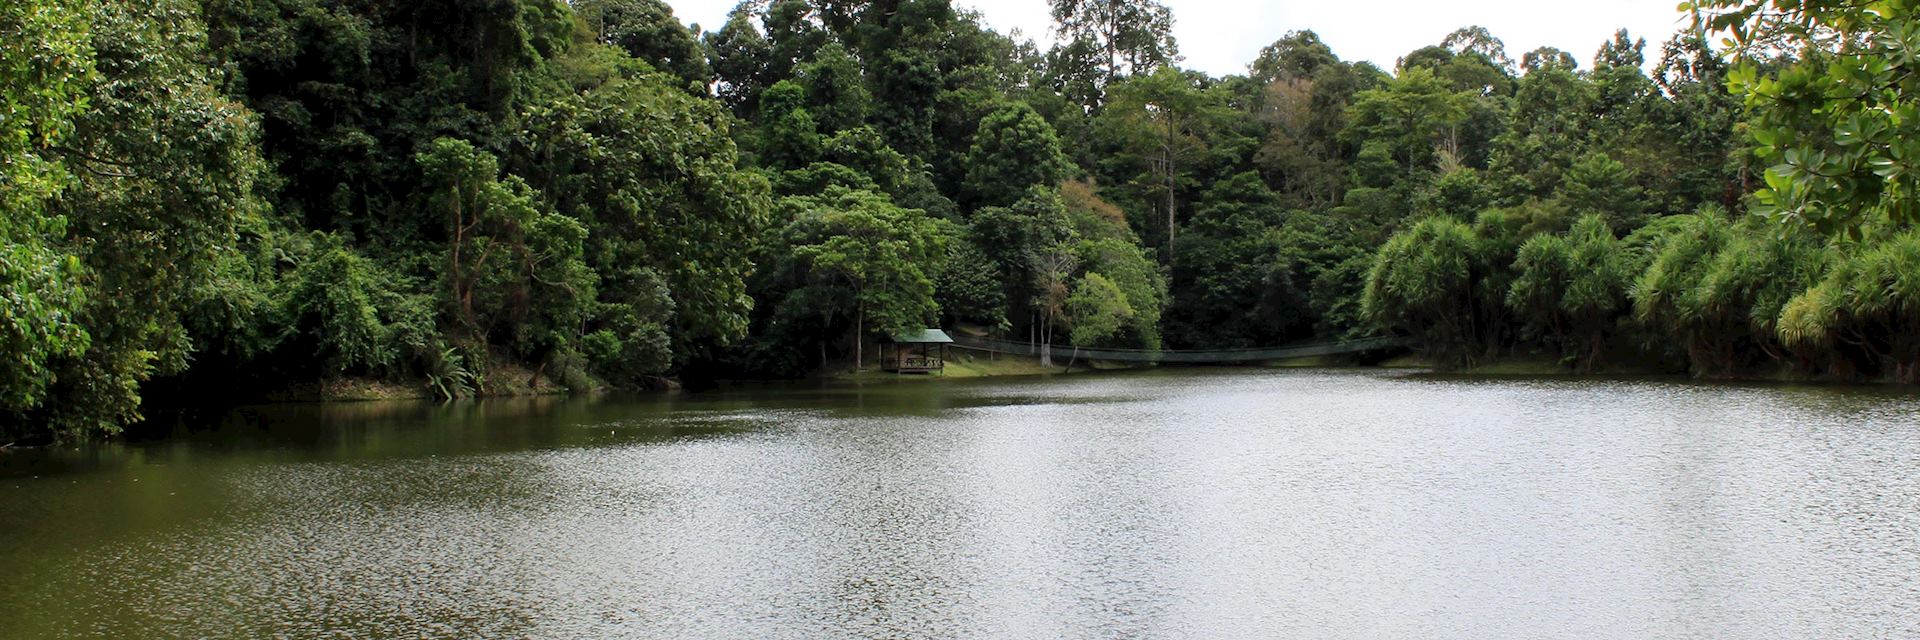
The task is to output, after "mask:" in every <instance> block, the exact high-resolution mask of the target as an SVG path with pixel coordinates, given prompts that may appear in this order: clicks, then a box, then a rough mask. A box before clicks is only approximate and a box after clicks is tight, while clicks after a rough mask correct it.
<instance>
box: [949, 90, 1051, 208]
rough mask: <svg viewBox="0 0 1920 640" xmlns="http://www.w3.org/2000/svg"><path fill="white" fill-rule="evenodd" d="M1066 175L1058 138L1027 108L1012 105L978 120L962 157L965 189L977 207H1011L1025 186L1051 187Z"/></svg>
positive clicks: (1020, 195) (1015, 104)
mask: <svg viewBox="0 0 1920 640" xmlns="http://www.w3.org/2000/svg"><path fill="white" fill-rule="evenodd" d="M1065 175H1066V157H1065V156H1063V155H1061V153H1060V139H1059V138H1058V137H1056V136H1055V135H1054V132H1053V126H1052V125H1049V124H1047V121H1046V120H1045V119H1043V118H1041V117H1040V114H1038V113H1035V112H1034V110H1033V108H1032V107H1028V106H1027V105H1025V104H1022V103H1014V104H1010V105H1006V106H1003V107H1001V108H999V109H996V110H994V112H993V113H990V114H987V117H985V118H982V119H981V120H980V128H979V131H978V133H976V134H974V138H973V147H972V149H971V150H970V151H969V152H968V153H967V184H966V191H967V193H969V194H971V197H970V201H971V202H972V203H973V204H975V205H976V206H992V207H1004V206H1007V205H1011V204H1013V203H1014V201H1016V200H1019V199H1020V198H1021V197H1023V196H1024V195H1025V194H1026V193H1027V190H1028V189H1029V188H1031V187H1035V186H1039V187H1047V188H1052V187H1054V186H1056V185H1058V184H1060V180H1061V179H1062V178H1064V177H1065Z"/></svg>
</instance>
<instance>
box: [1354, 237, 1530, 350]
mask: <svg viewBox="0 0 1920 640" xmlns="http://www.w3.org/2000/svg"><path fill="white" fill-rule="evenodd" d="M1481 226H1482V227H1483V228H1484V226H1485V225H1481ZM1498 253H1499V250H1498V249H1497V248H1495V245H1494V244H1493V243H1491V242H1490V241H1489V239H1488V238H1487V237H1486V236H1485V234H1483V232H1482V228H1476V227H1475V226H1470V225H1468V224H1467V223H1465V222H1461V221H1459V220H1455V219H1453V218H1448V217H1431V218H1426V219H1423V220H1421V221H1419V222H1418V223H1416V224H1414V225H1413V226H1412V227H1410V228H1408V229H1407V230H1406V231H1403V232H1401V233H1399V234H1395V235H1394V236H1393V237H1392V238H1391V239H1389V240H1387V243H1386V244H1385V245H1382V246H1381V247H1380V251H1379V254H1378V255H1377V256H1376V257H1375V259H1374V263H1373V269H1372V270H1371V271H1369V272H1368V273H1367V281H1366V289H1365V291H1364V297H1363V298H1362V314H1363V315H1364V316H1365V317H1366V318H1367V320H1368V321H1369V322H1371V323H1373V324H1374V325H1375V326H1378V327H1380V328H1381V329H1384V330H1388V331H1394V332H1404V333H1410V334H1412V335H1414V336H1416V337H1418V338H1420V339H1421V340H1422V342H1423V343H1425V345H1426V348H1427V350H1428V352H1429V353H1430V354H1432V355H1433V356H1434V358H1435V359H1436V360H1437V361H1439V362H1441V363H1443V364H1447V365H1454V366H1459V365H1469V364H1473V363H1475V362H1478V361H1480V360H1481V359H1482V358H1484V357H1485V356H1486V355H1487V354H1488V352H1490V351H1492V350H1494V349H1496V348H1497V347H1498V345H1497V344H1494V343H1493V342H1492V340H1490V339H1489V338H1490V336H1492V335H1494V334H1495V332H1496V330H1497V325H1496V323H1497V322H1498V321H1499V320H1500V317H1499V315H1498V310H1496V309H1494V308H1492V307H1493V306H1494V305H1489V304H1488V303H1487V302H1488V301H1487V300H1486V296H1484V295H1483V292H1484V291H1485V290H1487V289H1488V288H1490V287H1488V286H1487V285H1486V284H1485V282H1484V281H1485V280H1488V279H1489V278H1491V277H1492V275H1493V271H1494V270H1495V269H1497V268H1499V267H1500V266H1501V265H1500V264H1499V263H1498V262H1496V261H1495V260H1490V259H1489V257H1490V255H1495V254H1498Z"/></svg>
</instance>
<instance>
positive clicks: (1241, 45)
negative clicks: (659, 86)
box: [668, 0, 1683, 75]
mask: <svg viewBox="0 0 1920 640" xmlns="http://www.w3.org/2000/svg"><path fill="white" fill-rule="evenodd" d="M1162 1H1163V2H1164V3H1165V4H1166V5H1167V6H1168V7H1170V8H1172V9H1173V18H1174V36H1175V37H1176V38H1178V39H1179V42H1180V52H1181V54H1182V55H1184V56H1185V57H1186V62H1185V65H1184V66H1187V67H1191V68H1195V69H1200V70H1203V71H1206V72H1208V73H1211V74H1214V75H1224V74H1229V73H1245V72H1246V66H1247V63H1248V62H1251V61H1252V60H1253V57H1254V56H1255V55H1258V54H1259V52H1260V48H1261V47H1264V46H1266V45H1268V44H1271V43H1272V42H1273V41H1274V40H1277V39H1279V38H1280V36H1281V35H1283V34H1285V33H1286V32H1288V31H1293V30H1299V29H1312V30H1313V31H1315V32H1317V33H1319V34H1320V38H1321V39H1322V40H1325V41H1326V42H1327V44H1328V46H1331V47H1333V51H1334V53H1336V54H1338V55H1339V56H1340V57H1341V59H1344V60H1370V61H1372V62H1373V63H1374V64H1377V65H1380V67H1381V68H1385V69H1391V68H1393V64H1394V61H1395V60H1398V59H1399V57H1400V56H1402V55H1405V54H1406V53H1407V52H1409V51H1412V50H1414V49H1417V48H1420V47H1423V46H1426V45H1429V44H1439V42H1440V40H1441V39H1442V38H1445V37H1446V35H1447V34H1448V33H1451V32H1452V31H1453V30H1454V29H1457V28H1460V27H1464V26H1468V25H1480V26H1483V27H1486V28H1487V29H1488V30H1489V31H1491V32H1493V35H1494V36H1496V37H1499V38H1500V39H1501V40H1503V41H1505V42H1506V45H1507V52H1508V53H1509V54H1511V55H1512V56H1513V57H1514V58H1516V59H1518V58H1519V57H1520V55H1521V54H1523V53H1525V52H1527V51H1532V50H1533V49H1534V48H1536V47H1541V46H1551V47H1558V48H1560V49H1565V50H1567V51H1569V52H1571V53H1573V55H1574V57H1575V58H1577V59H1579V60H1580V64H1581V66H1582V67H1585V66H1587V65H1590V64H1592V59H1593V52H1594V50H1596V49H1598V48H1599V47H1600V43H1601V42H1604V41H1606V40H1608V39H1610V38H1611V37H1612V36H1613V32H1614V31H1615V30H1617V29H1620V28H1622V27H1625V28H1626V29H1627V30H1629V31H1631V32H1632V33H1633V35H1634V36H1635V37H1639V38H1646V40H1647V57H1648V58H1649V60H1648V62H1649V63H1652V62H1653V61H1654V60H1653V59H1655V58H1657V57H1658V56H1659V47H1660V43H1661V42H1664V41H1666V39H1667V38H1668V37H1670V36H1672V35H1673V33H1674V32H1675V31H1677V30H1679V29H1680V28H1681V27H1682V26H1683V23H1682V16H1681V14H1679V13H1678V12H1676V11H1675V10H1674V4H1675V2H1674V0H1599V1H1593V0H1588V1H1584V2H1564V1H1546V2H1543V1H1541V0H1478V1H1475V2H1435V1H1433V0H1371V1H1369V2H1339V1H1328V0H1247V1H1239V2H1235V1H1222V0H1162ZM736 2H737V0H668V4H671V5H673V8H674V12H675V13H676V14H677V15H679V16H680V18H681V19H682V20H685V21H688V22H697V23H699V24H700V25H702V26H704V27H706V28H709V29H718V28H719V27H720V25H721V24H723V23H725V22H726V17H727V12H728V11H729V10H731V9H732V8H733V6H734V4H736ZM955 5H956V6H960V7H966V8H972V9H976V10H978V11H980V13H981V15H982V16H984V17H985V19H986V22H987V24H989V25H991V26H992V27H994V28H995V29H996V30H999V31H1001V32H1003V33H1005V32H1008V31H1011V30H1013V29H1019V30H1020V31H1021V32H1022V33H1023V34H1025V35H1026V36H1027V37H1029V38H1033V39H1035V40H1038V41H1040V42H1041V43H1042V45H1043V46H1044V45H1045V43H1047V42H1049V41H1050V38H1051V36H1052V32H1053V21H1052V18H1051V17H1050V16H1049V15H1048V13H1047V3H1046V2H1044V1H1043V0H955Z"/></svg>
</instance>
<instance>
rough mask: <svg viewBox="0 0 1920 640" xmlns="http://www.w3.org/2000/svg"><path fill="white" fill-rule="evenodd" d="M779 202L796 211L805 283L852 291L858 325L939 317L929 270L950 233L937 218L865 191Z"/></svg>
mask: <svg viewBox="0 0 1920 640" xmlns="http://www.w3.org/2000/svg"><path fill="white" fill-rule="evenodd" d="M781 206H782V208H783V209H785V210H787V211H790V212H792V215H793V218H792V219H793V222H791V223H789V227H788V231H787V232H786V235H787V237H789V238H792V239H794V240H795V241H794V242H793V244H792V245H791V248H790V251H791V253H792V254H793V256H794V258H795V259H796V260H797V261H798V262H799V263H800V264H801V265H803V266H802V268H803V269H805V270H806V272H807V274H808V275H807V277H806V281H807V286H809V287H819V288H829V289H844V290H846V291H847V292H848V293H849V295H848V296H847V299H846V301H845V302H844V303H843V304H850V305H851V306H852V307H853V309H852V311H853V316H854V317H855V322H856V325H857V326H858V329H857V330H858V331H860V332H872V333H873V334H875V335H885V334H892V333H901V332H906V331H916V330H919V329H924V328H926V326H927V323H928V322H931V321H932V320H933V319H934V318H935V317H936V316H937V315H938V312H939V306H938V304H937V302H936V301H935V300H934V295H933V294H934V291H933V279H932V277H931V274H936V273H938V272H939V269H940V267H941V266H942V262H943V261H944V259H945V257H946V256H945V252H946V246H945V244H946V238H947V236H946V234H944V233H942V232H941V230H940V225H939V223H938V221H936V220H935V219H933V218H929V217H927V216H926V214H925V212H922V211H918V210H913V209H902V208H900V207H898V206H895V205H894V204H893V203H892V202H890V201H889V200H887V199H886V197H885V196H880V195H876V194H873V193H871V192H865V191H847V190H844V189H833V190H829V191H828V192H827V193H826V194H824V195H821V196H816V197H796V198H788V199H786V200H784V201H782V203H781ZM857 337H860V338H864V336H857Z"/></svg>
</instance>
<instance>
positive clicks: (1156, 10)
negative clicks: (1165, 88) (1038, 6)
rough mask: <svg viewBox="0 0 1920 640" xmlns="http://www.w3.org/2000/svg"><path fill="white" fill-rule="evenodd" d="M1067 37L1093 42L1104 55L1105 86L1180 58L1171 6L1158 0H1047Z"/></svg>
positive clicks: (1056, 20) (1064, 36)
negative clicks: (1175, 39)
mask: <svg viewBox="0 0 1920 640" xmlns="http://www.w3.org/2000/svg"><path fill="white" fill-rule="evenodd" d="M1048 3H1049V5H1050V7H1051V8H1052V9H1053V20H1054V22H1055V23H1057V24H1058V27H1057V28H1058V30H1059V33H1060V35H1061V37H1062V38H1063V39H1072V40H1073V41H1082V42H1088V43H1092V44H1093V45H1094V46H1095V47H1096V48H1097V50H1099V51H1100V52H1101V54H1102V55H1103V56H1104V58H1105V63H1104V65H1103V68H1104V69H1105V71H1106V78H1105V82H1104V83H1103V84H1102V86H1103V87H1104V86H1109V85H1112V84H1113V83H1114V82H1116V81H1118V80H1119V79H1120V78H1121V77H1123V76H1125V75H1130V74H1137V73H1148V72H1152V71H1153V70H1155V69H1158V68H1160V67H1163V66H1167V65H1170V64H1172V63H1173V62H1175V61H1177V60H1179V59H1180V49H1179V45H1178V44H1176V43H1175V42H1174V39H1173V12H1172V11H1171V10H1169V9H1167V7H1166V5H1163V4H1160V3H1159V2H1155V1H1154V0H1048Z"/></svg>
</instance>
